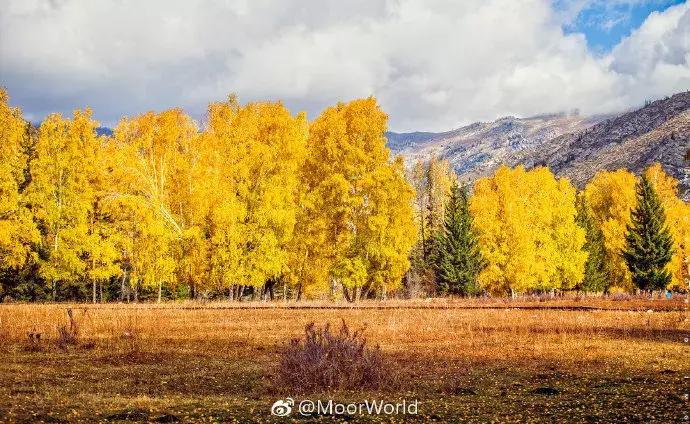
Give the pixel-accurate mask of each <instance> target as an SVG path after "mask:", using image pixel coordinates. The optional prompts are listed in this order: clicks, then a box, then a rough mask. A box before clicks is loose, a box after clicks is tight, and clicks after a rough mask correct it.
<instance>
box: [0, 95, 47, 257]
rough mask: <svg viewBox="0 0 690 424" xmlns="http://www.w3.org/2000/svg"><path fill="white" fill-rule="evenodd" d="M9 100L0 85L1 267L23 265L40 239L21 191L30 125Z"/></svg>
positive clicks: (23, 181) (25, 167)
mask: <svg viewBox="0 0 690 424" xmlns="http://www.w3.org/2000/svg"><path fill="white" fill-rule="evenodd" d="M8 102H9V97H8V96H7V92H6V91H5V90H4V89H2V88H0V269H8V268H12V269H16V268H18V267H21V266H22V265H24V263H25V262H26V260H27V258H28V257H29V255H30V254H31V245H32V244H33V243H35V242H36V241H38V232H37V230H36V228H35V227H34V225H33V222H32V218H31V214H30V211H29V210H28V209H27V208H26V207H25V205H24V202H23V199H22V195H21V192H20V188H21V187H22V186H23V185H24V183H25V171H26V169H27V157H26V155H25V154H24V152H23V145H24V143H25V139H26V137H27V136H28V134H27V127H28V124H27V123H26V122H25V121H24V118H23V117H22V113H21V110H19V108H13V107H10V106H9V104H8Z"/></svg>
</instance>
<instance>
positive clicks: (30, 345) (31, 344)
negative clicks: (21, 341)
mask: <svg viewBox="0 0 690 424" xmlns="http://www.w3.org/2000/svg"><path fill="white" fill-rule="evenodd" d="M26 338H27V343H26V344H25V345H24V350H26V351H27V352H41V351H42V350H43V345H42V344H41V333H37V332H35V331H32V332H29V333H26Z"/></svg>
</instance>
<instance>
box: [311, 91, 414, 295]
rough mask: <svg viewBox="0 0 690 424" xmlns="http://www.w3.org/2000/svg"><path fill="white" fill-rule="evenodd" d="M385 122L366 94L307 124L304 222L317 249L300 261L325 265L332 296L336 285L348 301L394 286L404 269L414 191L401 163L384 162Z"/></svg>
mask: <svg viewBox="0 0 690 424" xmlns="http://www.w3.org/2000/svg"><path fill="white" fill-rule="evenodd" d="M386 122H387V116H386V115H385V114H384V113H383V112H382V111H381V110H380V109H379V107H378V104H377V103H376V100H375V99H374V98H372V97H370V98H367V99H361V100H354V101H352V102H350V103H339V104H338V105H336V106H334V107H330V108H328V109H326V110H325V111H324V112H323V113H322V114H321V116H319V117H318V118H317V119H316V120H315V121H314V122H313V123H312V124H311V127H310V137H309V152H308V155H307V161H306V163H305V167H304V184H305V187H306V190H307V194H306V196H305V199H304V206H305V208H306V211H305V215H304V219H305V220H307V221H308V222H313V223H314V226H313V227H312V228H311V229H309V233H310V237H313V240H315V241H318V244H312V245H311V246H310V250H309V251H308V252H306V253H305V255H304V257H305V258H318V259H316V260H317V261H318V263H322V264H326V263H327V264H328V266H327V267H326V269H329V274H330V277H331V278H332V281H331V283H332V284H331V290H332V294H335V289H336V286H337V285H338V284H340V285H342V286H343V287H344V290H348V289H351V290H352V293H353V297H357V295H358V293H362V292H369V293H371V292H376V291H379V290H380V291H381V292H382V293H385V292H386V291H387V290H394V289H397V288H398V287H399V286H400V284H401V281H402V277H403V275H404V274H405V272H406V271H407V269H408V268H409V259H408V254H409V251H410V249H411V247H412V244H413V243H414V240H415V237H416V231H415V225H414V218H413V211H412V200H413V196H414V192H413V189H412V187H410V185H409V184H408V183H407V181H406V180H405V178H404V173H403V166H402V162H401V161H396V162H394V163H391V162H390V154H389V151H388V149H387V148H386V146H385V137H384V132H385V130H386Z"/></svg>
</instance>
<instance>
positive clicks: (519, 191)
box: [470, 166, 587, 295]
mask: <svg viewBox="0 0 690 424" xmlns="http://www.w3.org/2000/svg"><path fill="white" fill-rule="evenodd" d="M575 194H576V192H575V189H574V188H573V187H572V185H571V184H570V183H569V182H568V181H567V180H566V179H563V178H561V179H556V178H555V177H554V176H553V174H552V173H551V172H550V171H549V170H548V169H547V168H536V169H534V170H531V171H526V170H525V169H524V168H523V167H522V166H519V167H517V168H515V169H510V168H507V167H505V166H503V167H501V168H499V169H498V170H497V171H496V173H495V174H494V175H493V176H491V177H487V178H482V179H480V180H478V181H477V182H476V184H475V187H474V193H473V195H472V197H471V200H470V211H471V213H472V214H473V216H474V224H475V226H476V228H477V230H478V232H479V235H480V237H479V240H480V246H481V249H482V254H483V255H484V258H485V259H486V261H487V263H488V265H487V267H486V268H485V269H484V271H483V272H482V273H481V274H480V276H479V282H480V284H481V285H482V286H483V287H484V288H485V289H486V290H488V291H489V292H490V293H492V294H495V295H504V294H506V293H512V294H516V293H524V292H529V291H546V290H554V289H563V290H567V289H571V288H572V287H574V286H575V285H576V284H577V283H579V282H580V281H581V280H582V278H583V276H584V264H585V261H586V259H587V254H586V252H584V251H583V250H582V246H583V245H584V242H585V233H584V230H583V229H582V228H580V227H579V226H578V225H577V224H576V222H575V216H576V209H575Z"/></svg>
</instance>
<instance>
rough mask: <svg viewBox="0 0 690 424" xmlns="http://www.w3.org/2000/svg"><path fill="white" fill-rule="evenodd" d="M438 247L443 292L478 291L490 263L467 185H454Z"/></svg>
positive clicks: (438, 275)
mask: <svg viewBox="0 0 690 424" xmlns="http://www.w3.org/2000/svg"><path fill="white" fill-rule="evenodd" d="M434 246H435V248H434V254H433V261H434V262H433V263H434V271H435V273H436V281H437V287H438V291H439V292H440V293H442V294H458V295H468V294H476V293H477V292H478V291H479V287H478V285H477V277H478V275H479V273H480V272H481V270H482V269H483V268H484V267H485V266H486V264H485V261H484V259H483V257H482V254H481V251H480V250H479V242H478V239H477V235H476V233H475V230H474V228H473V223H472V215H470V211H469V205H468V192H467V189H466V188H465V187H462V188H460V187H458V185H457V184H455V183H454V184H453V187H452V191H451V196H450V198H449V200H448V203H447V204H446V210H445V216H444V222H443V226H442V228H441V230H440V231H439V232H438V234H437V236H436V239H435V243H434Z"/></svg>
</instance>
